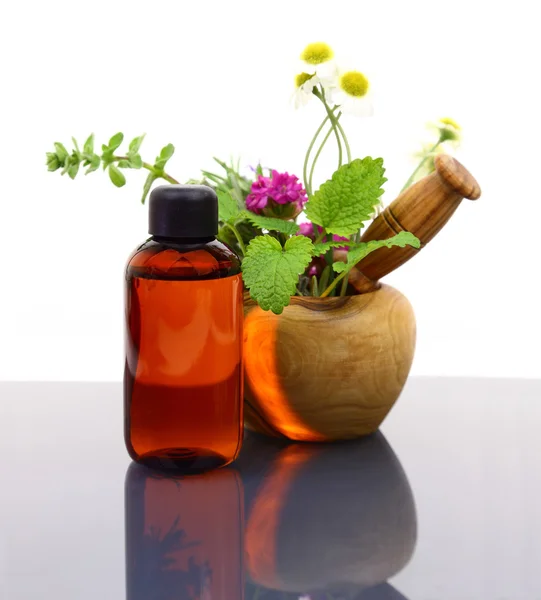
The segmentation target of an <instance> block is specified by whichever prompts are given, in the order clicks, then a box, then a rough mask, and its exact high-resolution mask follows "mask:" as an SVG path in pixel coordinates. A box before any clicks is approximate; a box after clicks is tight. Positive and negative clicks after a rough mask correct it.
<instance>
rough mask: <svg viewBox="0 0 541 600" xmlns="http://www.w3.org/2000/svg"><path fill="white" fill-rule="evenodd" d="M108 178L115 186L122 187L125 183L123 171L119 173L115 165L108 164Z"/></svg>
mask: <svg viewBox="0 0 541 600" xmlns="http://www.w3.org/2000/svg"><path fill="white" fill-rule="evenodd" d="M109 178H110V179H111V181H112V182H113V183H114V184H115V185H116V187H122V186H123V185H124V184H125V183H126V178H125V177H124V173H121V172H120V170H119V169H118V168H117V167H116V166H115V165H109Z"/></svg>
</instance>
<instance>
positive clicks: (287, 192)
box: [246, 170, 308, 219]
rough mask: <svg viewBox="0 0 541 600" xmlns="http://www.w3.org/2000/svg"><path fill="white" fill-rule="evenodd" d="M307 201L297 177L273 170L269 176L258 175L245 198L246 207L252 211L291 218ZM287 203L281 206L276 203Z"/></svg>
mask: <svg viewBox="0 0 541 600" xmlns="http://www.w3.org/2000/svg"><path fill="white" fill-rule="evenodd" d="M307 201H308V197H307V196H306V191H305V189H304V188H303V187H302V183H300V181H299V178H298V177H297V176H296V175H290V174H289V173H278V171H276V170H273V171H272V176H271V177H264V176H263V175H259V176H258V177H257V179H256V181H254V183H253V184H252V187H251V189H250V193H249V194H248V197H247V198H246V207H247V208H248V209H249V210H251V211H252V212H255V213H258V214H266V215H267V216H276V217H281V218H287V219H291V218H294V217H296V216H297V215H298V214H299V213H300V212H301V211H302V209H303V208H304V205H305V204H306V202H307ZM286 204H287V205H289V207H284V208H281V207H280V206H278V205H281V206H283V205H286Z"/></svg>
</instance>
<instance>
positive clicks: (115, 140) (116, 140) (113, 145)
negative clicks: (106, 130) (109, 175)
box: [108, 132, 124, 152]
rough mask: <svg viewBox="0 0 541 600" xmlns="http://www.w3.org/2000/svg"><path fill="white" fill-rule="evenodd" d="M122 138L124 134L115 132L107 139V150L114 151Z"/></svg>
mask: <svg viewBox="0 0 541 600" xmlns="http://www.w3.org/2000/svg"><path fill="white" fill-rule="evenodd" d="M123 140H124V134H123V133H121V132H118V133H115V135H114V136H113V137H112V138H111V139H110V140H109V146H108V150H110V151H111V152H114V151H115V150H116V149H117V148H118V147H119V146H120V144H122V142H123Z"/></svg>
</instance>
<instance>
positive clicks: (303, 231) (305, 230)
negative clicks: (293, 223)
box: [297, 221, 349, 249]
mask: <svg viewBox="0 0 541 600" xmlns="http://www.w3.org/2000/svg"><path fill="white" fill-rule="evenodd" d="M299 227H300V229H299V231H298V232H297V235H305V236H306V237H309V238H310V239H312V240H315V239H316V235H315V234H314V224H313V223H310V222H309V221H308V222H307V223H301V224H300V225H299ZM322 231H323V228H322V227H320V226H319V225H317V233H318V235H319V234H320V233H321V232H322ZM332 239H333V242H344V241H346V242H347V241H349V238H347V237H343V236H341V235H333V236H332ZM321 241H322V242H326V241H327V236H325V237H323V239H322V240H321ZM340 249H342V248H340Z"/></svg>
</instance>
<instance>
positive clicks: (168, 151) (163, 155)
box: [154, 144, 175, 171]
mask: <svg viewBox="0 0 541 600" xmlns="http://www.w3.org/2000/svg"><path fill="white" fill-rule="evenodd" d="M174 153H175V147H174V146H173V144H167V146H164V147H163V148H162V150H161V152H160V156H158V157H157V158H156V162H155V163H154V167H155V168H156V169H158V170H159V171H161V170H163V168H164V167H165V165H166V163H167V161H168V160H169V159H170V158H171V157H172V156H173V154H174Z"/></svg>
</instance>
